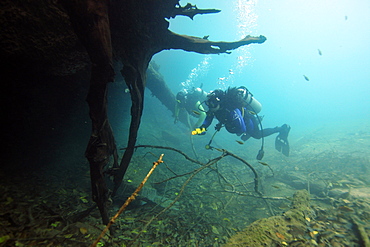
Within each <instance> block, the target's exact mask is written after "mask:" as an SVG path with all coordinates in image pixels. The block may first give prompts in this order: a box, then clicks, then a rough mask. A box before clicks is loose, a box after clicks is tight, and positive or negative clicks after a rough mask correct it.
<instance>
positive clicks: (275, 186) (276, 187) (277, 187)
mask: <svg viewBox="0 0 370 247" xmlns="http://www.w3.org/2000/svg"><path fill="white" fill-rule="evenodd" d="M271 186H272V187H274V188H275V189H280V187H279V186H277V185H271Z"/></svg>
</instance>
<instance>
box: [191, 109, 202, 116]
mask: <svg viewBox="0 0 370 247" xmlns="http://www.w3.org/2000/svg"><path fill="white" fill-rule="evenodd" d="M192 112H193V113H194V114H195V115H198V116H199V115H200V112H199V111H195V110H192Z"/></svg>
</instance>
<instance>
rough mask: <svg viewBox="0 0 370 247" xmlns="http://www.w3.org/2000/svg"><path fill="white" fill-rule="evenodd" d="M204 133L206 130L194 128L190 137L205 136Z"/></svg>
mask: <svg viewBox="0 0 370 247" xmlns="http://www.w3.org/2000/svg"><path fill="white" fill-rule="evenodd" d="M206 131H207V129H206V128H195V130H193V131H192V132H191V134H192V135H205V134H206Z"/></svg>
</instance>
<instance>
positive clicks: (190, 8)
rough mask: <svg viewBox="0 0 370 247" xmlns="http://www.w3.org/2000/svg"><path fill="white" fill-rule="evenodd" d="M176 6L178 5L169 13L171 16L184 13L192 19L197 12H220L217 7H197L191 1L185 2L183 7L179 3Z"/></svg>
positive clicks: (201, 13)
mask: <svg viewBox="0 0 370 247" xmlns="http://www.w3.org/2000/svg"><path fill="white" fill-rule="evenodd" d="M178 6H179V7H177V8H175V10H174V11H173V13H172V15H171V17H172V18H174V17H175V16H176V15H184V16H187V17H189V18H190V19H192V20H193V18H194V16H195V15H198V14H200V15H203V14H215V13H219V12H221V10H219V9H198V7H197V6H196V5H192V4H191V3H188V4H186V5H185V6H184V7H181V6H180V4H179V5H178Z"/></svg>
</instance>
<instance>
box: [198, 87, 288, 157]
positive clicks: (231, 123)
mask: <svg viewBox="0 0 370 247" xmlns="http://www.w3.org/2000/svg"><path fill="white" fill-rule="evenodd" d="M205 104H206V105H207V106H208V108H209V110H208V111H207V116H206V118H205V120H204V122H203V123H202V125H200V126H199V127H198V128H195V130H193V131H192V135H204V134H205V132H206V131H207V128H208V127H209V126H210V125H211V123H212V120H213V118H214V117H216V119H217V120H218V121H219V123H218V124H216V126H215V129H216V131H219V130H220V129H221V128H222V127H223V126H224V127H225V128H226V130H227V131H228V132H229V133H232V134H236V135H237V136H240V137H241V139H242V140H243V141H246V140H248V139H249V138H250V137H253V138H255V139H261V138H262V146H261V149H260V151H259V154H258V155H257V159H258V160H261V159H262V157H263V155H264V151H263V145H264V139H263V138H264V137H266V136H269V135H272V134H275V133H279V134H278V136H277V137H276V139H275V148H276V150H278V151H279V152H282V153H283V154H284V155H285V156H289V142H288V134H289V131H290V126H289V125H287V124H283V125H282V126H281V127H275V128H266V129H263V128H262V123H261V120H262V118H261V117H260V116H258V113H259V112H260V111H261V109H262V106H261V104H260V103H259V102H258V101H257V100H256V99H255V98H254V97H253V95H252V94H251V93H250V92H249V91H248V89H247V88H246V87H244V86H241V87H238V88H237V87H231V88H230V87H229V88H228V89H227V90H226V91H223V90H221V89H216V90H214V91H212V92H211V93H210V94H208V96H207V100H206V101H205ZM211 141H212V139H211ZM211 141H210V143H211ZM208 146H209V145H208Z"/></svg>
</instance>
